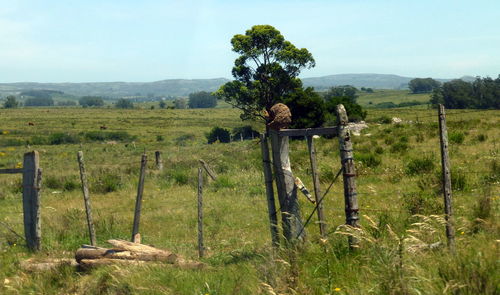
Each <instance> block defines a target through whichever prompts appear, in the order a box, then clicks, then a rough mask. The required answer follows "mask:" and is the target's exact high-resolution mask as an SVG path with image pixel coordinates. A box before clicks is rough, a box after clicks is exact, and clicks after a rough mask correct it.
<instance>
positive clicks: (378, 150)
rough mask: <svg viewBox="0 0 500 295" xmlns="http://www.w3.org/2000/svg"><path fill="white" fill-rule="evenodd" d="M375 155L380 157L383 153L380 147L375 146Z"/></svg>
mask: <svg viewBox="0 0 500 295" xmlns="http://www.w3.org/2000/svg"><path fill="white" fill-rule="evenodd" d="M375 153H376V154H379V155H381V154H383V153H384V149H383V148H382V147H381V146H377V147H376V148H375Z"/></svg>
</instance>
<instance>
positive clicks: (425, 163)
mask: <svg viewBox="0 0 500 295" xmlns="http://www.w3.org/2000/svg"><path fill="white" fill-rule="evenodd" d="M432 170H434V159H433V158H432V157H424V158H420V159H411V160H410V161H409V162H408V164H407V165H406V169H405V173H406V174H407V175H417V174H420V173H428V172H432Z"/></svg>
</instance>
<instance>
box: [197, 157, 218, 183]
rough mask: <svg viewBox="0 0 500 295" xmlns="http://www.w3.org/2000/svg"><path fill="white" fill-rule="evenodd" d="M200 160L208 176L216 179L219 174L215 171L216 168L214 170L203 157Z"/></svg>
mask: <svg viewBox="0 0 500 295" xmlns="http://www.w3.org/2000/svg"><path fill="white" fill-rule="evenodd" d="M199 162H200V164H201V166H202V167H203V169H205V171H206V172H207V174H208V176H210V178H211V179H212V180H216V179H217V174H216V173H215V171H214V170H212V168H210V166H208V164H207V162H205V161H203V160H202V159H200V160H199Z"/></svg>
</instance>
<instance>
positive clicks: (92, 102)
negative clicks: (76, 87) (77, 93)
mask: <svg viewBox="0 0 500 295" xmlns="http://www.w3.org/2000/svg"><path fill="white" fill-rule="evenodd" d="M78 103H79V104H80V105H81V106H82V107H101V106H103V105H104V100H103V99H102V97H99V96H83V97H81V98H80V99H79V100H78Z"/></svg>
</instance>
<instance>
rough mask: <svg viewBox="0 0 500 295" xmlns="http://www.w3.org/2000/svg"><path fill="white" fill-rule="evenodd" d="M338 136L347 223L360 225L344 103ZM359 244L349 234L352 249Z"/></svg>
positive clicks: (338, 113)
mask: <svg viewBox="0 0 500 295" xmlns="http://www.w3.org/2000/svg"><path fill="white" fill-rule="evenodd" d="M337 121H338V124H339V125H338V137H339V149H340V161H341V165H342V172H343V173H342V174H343V179H344V201H345V216H346V224H347V225H350V226H352V227H359V208H358V197H357V192H356V169H355V167H354V159H353V152H352V141H351V133H350V131H349V127H348V125H347V124H348V123H349V120H348V118H347V112H346V111H345V108H344V106H343V105H342V104H339V105H338V106H337ZM357 244H358V241H357V239H355V238H354V237H352V236H349V247H350V248H351V249H352V248H354V247H356V246H357Z"/></svg>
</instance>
